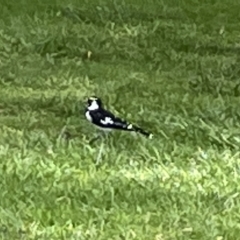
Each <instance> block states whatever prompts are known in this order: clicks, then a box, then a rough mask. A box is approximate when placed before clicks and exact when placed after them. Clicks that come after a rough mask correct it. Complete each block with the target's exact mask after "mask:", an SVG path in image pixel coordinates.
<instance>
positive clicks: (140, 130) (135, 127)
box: [127, 124, 153, 139]
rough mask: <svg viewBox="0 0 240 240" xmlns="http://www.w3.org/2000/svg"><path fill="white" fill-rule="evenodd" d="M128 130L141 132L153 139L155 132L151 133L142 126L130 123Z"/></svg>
mask: <svg viewBox="0 0 240 240" xmlns="http://www.w3.org/2000/svg"><path fill="white" fill-rule="evenodd" d="M127 130H128V131H134V132H137V133H140V134H142V135H144V136H145V137H147V138H149V139H152V138H153V134H152V133H149V132H147V131H145V130H143V129H142V128H140V127H137V126H134V125H132V124H128V125H127Z"/></svg>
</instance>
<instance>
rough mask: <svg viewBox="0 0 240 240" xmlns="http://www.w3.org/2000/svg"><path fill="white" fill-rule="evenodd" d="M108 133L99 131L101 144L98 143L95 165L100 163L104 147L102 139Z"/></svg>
mask: <svg viewBox="0 0 240 240" xmlns="http://www.w3.org/2000/svg"><path fill="white" fill-rule="evenodd" d="M108 134H109V131H107V132H101V135H100V136H99V137H100V138H101V145H100V149H99V152H98V156H97V160H96V165H98V164H99V163H100V161H101V158H102V153H103V148H104V140H105V138H106V137H108Z"/></svg>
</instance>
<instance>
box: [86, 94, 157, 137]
mask: <svg viewBox="0 0 240 240" xmlns="http://www.w3.org/2000/svg"><path fill="white" fill-rule="evenodd" d="M85 116H86V118H87V120H88V121H89V122H91V123H93V124H94V125H96V126H97V127H98V128H100V129H102V130H104V131H111V130H114V129H116V130H124V131H131V132H138V133H140V134H142V135H144V136H146V137H148V138H150V139H151V138H152V137H153V135H152V134H151V133H149V132H146V131H145V130H143V129H142V128H140V127H137V126H135V125H133V124H130V123H128V122H127V121H125V120H122V119H120V118H118V117H116V116H115V115H114V114H113V113H111V112H109V111H107V110H106V109H104V107H103V104H102V101H101V99H100V98H98V97H96V96H92V97H89V98H88V100H87V107H86V109H85Z"/></svg>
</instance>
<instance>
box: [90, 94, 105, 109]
mask: <svg viewBox="0 0 240 240" xmlns="http://www.w3.org/2000/svg"><path fill="white" fill-rule="evenodd" d="M101 107H102V101H101V99H100V98H98V97H96V96H91V97H89V98H88V99H87V109H88V110H91V111H93V110H97V109H99V108H101Z"/></svg>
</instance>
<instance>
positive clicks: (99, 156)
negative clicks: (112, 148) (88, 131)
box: [96, 139, 104, 165]
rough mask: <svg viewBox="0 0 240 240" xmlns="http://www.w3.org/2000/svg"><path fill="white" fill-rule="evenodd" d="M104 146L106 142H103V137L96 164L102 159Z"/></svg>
mask: <svg viewBox="0 0 240 240" xmlns="http://www.w3.org/2000/svg"><path fill="white" fill-rule="evenodd" d="M103 147H104V142H103V139H102V142H101V146H100V150H99V152H98V156H97V160H96V165H98V164H99V163H100V161H101V158H102V152H103Z"/></svg>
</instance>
